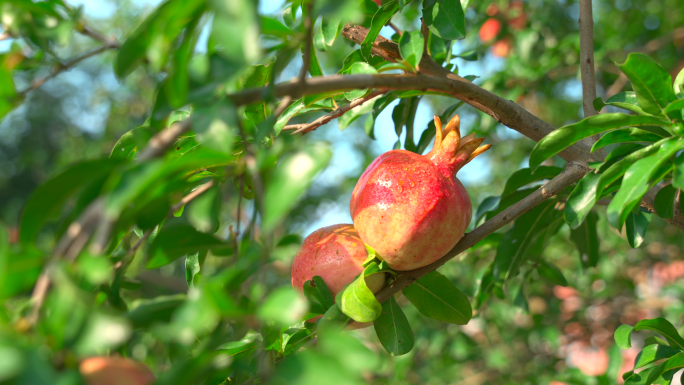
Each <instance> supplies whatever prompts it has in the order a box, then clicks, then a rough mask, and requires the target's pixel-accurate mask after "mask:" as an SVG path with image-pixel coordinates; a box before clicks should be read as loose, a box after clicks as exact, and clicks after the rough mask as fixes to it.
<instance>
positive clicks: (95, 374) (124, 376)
mask: <svg viewBox="0 0 684 385" xmlns="http://www.w3.org/2000/svg"><path fill="white" fill-rule="evenodd" d="M78 369H79V371H80V372H81V375H82V376H83V379H84V380H85V383H86V384H88V385H148V384H152V383H153V382H154V381H155V378H154V374H152V372H151V371H150V369H149V368H148V367H147V366H146V365H145V364H142V363H140V362H137V361H133V360H130V359H128V358H123V357H90V358H86V359H85V360H83V361H82V362H81V364H80V365H79V367H78Z"/></svg>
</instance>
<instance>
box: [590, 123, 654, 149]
mask: <svg viewBox="0 0 684 385" xmlns="http://www.w3.org/2000/svg"><path fill="white" fill-rule="evenodd" d="M661 139H663V137H662V136H659V135H656V134H652V133H650V132H648V131H644V130H640V129H638V128H627V129H624V130H615V131H611V132H609V133H607V134H605V135H603V136H602V137H601V139H599V140H598V141H597V142H596V143H594V145H593V146H592V147H591V151H592V152H594V151H596V150H598V149H599V148H603V147H605V146H607V145H609V144H615V143H635V142H650V143H655V142H657V141H659V140H661Z"/></svg>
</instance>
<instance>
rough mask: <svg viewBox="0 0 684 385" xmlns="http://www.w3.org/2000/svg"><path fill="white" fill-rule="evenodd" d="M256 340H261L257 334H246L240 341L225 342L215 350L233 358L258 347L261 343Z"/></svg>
mask: <svg viewBox="0 0 684 385" xmlns="http://www.w3.org/2000/svg"><path fill="white" fill-rule="evenodd" d="M257 338H259V339H260V338H261V335H260V334H259V333H247V335H245V336H244V338H242V339H241V340H240V341H231V342H225V343H223V344H221V345H219V347H217V348H216V349H217V350H220V351H221V353H223V354H227V355H228V356H235V355H238V354H240V353H244V352H246V351H249V350H252V349H256V348H257V347H259V346H260V345H261V342H260V341H259V340H258V339H257Z"/></svg>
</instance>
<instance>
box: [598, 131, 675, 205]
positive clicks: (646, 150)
mask: <svg viewBox="0 0 684 385" xmlns="http://www.w3.org/2000/svg"><path fill="white" fill-rule="evenodd" d="M673 140H674V139H672V138H667V139H663V140H661V141H659V142H656V143H653V144H652V145H650V146H647V147H643V148H640V149H638V150H636V151H634V152H632V153H630V154H628V155H626V156H624V157H623V158H622V159H620V160H617V161H616V159H617V158H615V159H614V160H613V161H611V162H610V163H609V161H608V158H606V163H604V165H602V166H601V167H599V169H598V172H599V173H601V179H600V180H599V183H598V185H597V186H596V197H597V198H596V200H598V199H600V197H602V196H604V195H605V192H604V190H605V189H606V188H607V187H608V186H610V185H612V184H613V182H615V181H617V180H618V179H620V177H621V176H622V175H623V174H624V173H625V172H627V170H628V169H629V168H630V167H631V166H632V165H633V164H634V163H635V162H637V161H638V160H640V159H643V158H645V157H648V156H650V155H652V154H654V153H655V152H657V151H658V149H659V148H660V146H662V145H663V144H665V143H669V142H671V141H673ZM636 148H638V147H636ZM623 149H624V150H627V151H632V150H633V149H634V147H632V145H625V146H620V147H618V148H616V149H615V150H613V151H612V152H611V153H610V154H608V157H611V155H612V154H613V153H616V152H618V150H620V153H622V150H623ZM618 157H619V155H618ZM611 163H612V164H611ZM608 164H610V166H609V167H604V166H606V165H608Z"/></svg>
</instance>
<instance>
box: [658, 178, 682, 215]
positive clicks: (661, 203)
mask: <svg viewBox="0 0 684 385" xmlns="http://www.w3.org/2000/svg"><path fill="white" fill-rule="evenodd" d="M676 195H677V189H676V188H675V187H674V186H673V185H671V184H669V185H667V186H665V187H663V188H661V189H660V191H658V194H656V197H655V201H654V206H655V211H656V214H658V215H659V216H660V217H661V218H666V219H672V218H673V217H674V211H675V196H676Z"/></svg>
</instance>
